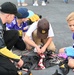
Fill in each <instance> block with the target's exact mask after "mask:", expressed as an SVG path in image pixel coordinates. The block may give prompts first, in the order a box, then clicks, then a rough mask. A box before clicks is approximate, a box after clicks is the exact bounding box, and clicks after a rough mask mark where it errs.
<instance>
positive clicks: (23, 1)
mask: <svg viewBox="0 0 74 75" xmlns="http://www.w3.org/2000/svg"><path fill="white" fill-rule="evenodd" d="M17 2H18V6H21V5H22V6H27V5H28V4H27V3H25V0H17Z"/></svg>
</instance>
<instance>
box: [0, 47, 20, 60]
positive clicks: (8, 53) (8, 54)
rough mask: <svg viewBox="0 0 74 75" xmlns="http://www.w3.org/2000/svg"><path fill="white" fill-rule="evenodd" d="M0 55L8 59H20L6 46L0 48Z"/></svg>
mask: <svg viewBox="0 0 74 75" xmlns="http://www.w3.org/2000/svg"><path fill="white" fill-rule="evenodd" d="M0 55H3V56H6V57H8V58H10V59H16V60H19V59H20V56H18V55H16V54H14V53H12V52H11V51H9V50H8V49H7V48H6V47H4V48H2V49H0Z"/></svg>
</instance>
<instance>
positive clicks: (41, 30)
mask: <svg viewBox="0 0 74 75" xmlns="http://www.w3.org/2000/svg"><path fill="white" fill-rule="evenodd" d="M48 30H49V22H48V21H47V20H46V19H45V18H42V19H41V20H39V21H38V25H37V35H38V37H39V38H41V39H45V38H47V36H48Z"/></svg>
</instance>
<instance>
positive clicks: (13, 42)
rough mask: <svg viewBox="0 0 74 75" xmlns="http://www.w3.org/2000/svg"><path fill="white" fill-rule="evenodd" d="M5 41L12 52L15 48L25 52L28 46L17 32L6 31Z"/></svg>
mask: <svg viewBox="0 0 74 75" xmlns="http://www.w3.org/2000/svg"><path fill="white" fill-rule="evenodd" d="M4 41H5V44H6V46H7V48H8V49H9V50H10V49H12V47H13V46H14V47H15V48H17V49H19V50H25V48H26V45H25V43H24V41H23V40H22V38H20V37H19V34H18V31H17V30H8V31H4Z"/></svg>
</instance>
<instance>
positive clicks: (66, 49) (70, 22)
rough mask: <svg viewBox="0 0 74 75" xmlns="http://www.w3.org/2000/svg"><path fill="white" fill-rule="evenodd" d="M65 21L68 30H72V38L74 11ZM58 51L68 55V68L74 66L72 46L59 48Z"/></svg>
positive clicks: (73, 49) (73, 47)
mask: <svg viewBox="0 0 74 75" xmlns="http://www.w3.org/2000/svg"><path fill="white" fill-rule="evenodd" d="M67 23H68V26H69V28H70V30H71V31H72V32H73V35H72V38H73V40H74V12H72V13H70V14H69V15H68V17H67ZM59 53H66V54H67V56H68V66H69V67H70V68H74V59H73V58H74V46H70V47H64V48H61V49H60V50H59Z"/></svg>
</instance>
